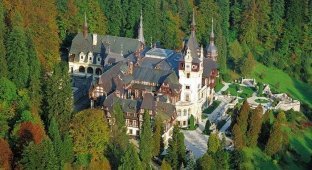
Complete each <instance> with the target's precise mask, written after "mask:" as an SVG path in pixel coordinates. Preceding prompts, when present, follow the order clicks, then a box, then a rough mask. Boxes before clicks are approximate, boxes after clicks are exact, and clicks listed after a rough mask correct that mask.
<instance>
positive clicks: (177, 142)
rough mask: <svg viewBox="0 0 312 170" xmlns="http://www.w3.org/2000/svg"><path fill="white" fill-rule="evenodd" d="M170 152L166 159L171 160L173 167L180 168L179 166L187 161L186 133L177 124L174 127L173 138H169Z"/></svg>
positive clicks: (168, 150)
mask: <svg viewBox="0 0 312 170" xmlns="http://www.w3.org/2000/svg"><path fill="white" fill-rule="evenodd" d="M167 152H168V154H167V155H166V157H165V159H166V161H168V162H169V164H170V165H171V167H172V169H178V168H179V166H180V165H181V164H182V163H183V162H185V157H186V155H185V145H184V135H183V133H181V132H180V130H179V128H178V127H177V126H174V128H173V134H172V139H170V140H169V146H168V149H167Z"/></svg>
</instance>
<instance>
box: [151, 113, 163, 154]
mask: <svg viewBox="0 0 312 170" xmlns="http://www.w3.org/2000/svg"><path fill="white" fill-rule="evenodd" d="M161 135H162V120H161V117H160V116H158V115H156V118H155V127H154V133H153V156H158V155H159V154H160V152H161V150H162V148H161V142H162V137H161Z"/></svg>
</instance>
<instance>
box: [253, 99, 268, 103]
mask: <svg viewBox="0 0 312 170" xmlns="http://www.w3.org/2000/svg"><path fill="white" fill-rule="evenodd" d="M255 102H257V103H268V102H269V101H268V100H265V99H256V100H255Z"/></svg>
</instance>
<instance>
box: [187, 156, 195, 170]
mask: <svg viewBox="0 0 312 170" xmlns="http://www.w3.org/2000/svg"><path fill="white" fill-rule="evenodd" d="M186 163H187V164H186V167H185V169H195V168H196V159H195V156H194V154H193V153H192V152H188V154H187V155H186Z"/></svg>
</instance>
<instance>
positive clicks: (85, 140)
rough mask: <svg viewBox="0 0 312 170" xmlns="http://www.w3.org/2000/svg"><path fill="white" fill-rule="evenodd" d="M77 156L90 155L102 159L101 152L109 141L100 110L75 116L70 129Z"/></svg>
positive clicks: (92, 110)
mask: <svg viewBox="0 0 312 170" xmlns="http://www.w3.org/2000/svg"><path fill="white" fill-rule="evenodd" d="M70 133H71V136H72V137H73V141H74V152H75V154H76V155H77V156H79V155H80V156H81V155H92V157H93V158H95V159H102V158H103V151H104V149H105V148H106V146H107V144H108V141H109V129H108V125H107V122H106V121H105V119H104V113H103V111H101V110H94V109H87V110H83V111H81V112H79V113H77V114H75V116H74V118H73V120H72V122H71V129H70Z"/></svg>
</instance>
